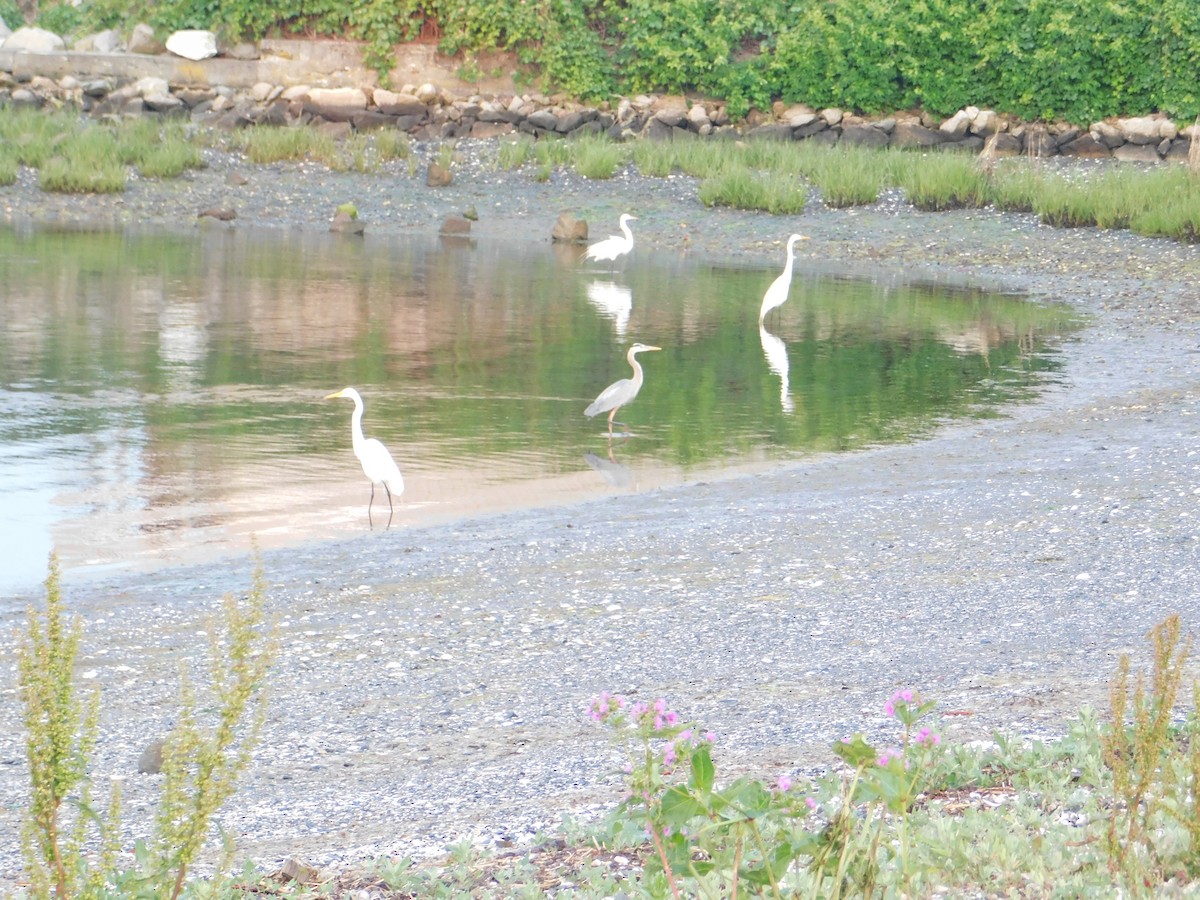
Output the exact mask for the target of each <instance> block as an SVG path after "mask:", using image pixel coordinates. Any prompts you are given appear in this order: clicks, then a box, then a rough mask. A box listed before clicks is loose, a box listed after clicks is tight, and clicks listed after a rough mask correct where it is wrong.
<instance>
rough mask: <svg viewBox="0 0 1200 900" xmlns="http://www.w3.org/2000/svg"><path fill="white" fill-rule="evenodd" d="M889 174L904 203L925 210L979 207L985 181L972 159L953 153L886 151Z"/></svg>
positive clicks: (984, 190)
mask: <svg viewBox="0 0 1200 900" xmlns="http://www.w3.org/2000/svg"><path fill="white" fill-rule="evenodd" d="M890 156H891V160H892V177H893V179H894V181H895V183H896V184H897V185H898V186H899V187H900V188H901V189H902V190H903V191H904V193H905V196H906V197H907V198H908V202H909V203H911V204H912V205H913V206H915V207H916V208H917V209H921V210H925V211H926V212H941V211H943V210H948V209H964V208H970V207H977V206H983V205H984V204H985V203H986V202H987V197H988V193H987V180H986V177H985V176H984V174H983V173H982V172H981V171H979V167H978V166H977V165H976V164H975V161H974V160H973V159H968V158H966V157H963V156H960V155H957V154H927V153H923V154H920V155H917V154H912V153H906V152H903V151H901V152H897V153H892V154H890Z"/></svg>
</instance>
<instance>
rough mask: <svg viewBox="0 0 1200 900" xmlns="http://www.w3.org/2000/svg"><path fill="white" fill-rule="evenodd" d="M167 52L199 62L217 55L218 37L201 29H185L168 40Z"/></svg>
mask: <svg viewBox="0 0 1200 900" xmlns="http://www.w3.org/2000/svg"><path fill="white" fill-rule="evenodd" d="M167 51H168V52H170V53H174V54H175V55H176V56H182V57H183V58H184V59H190V60H194V61H196V62H199V61H200V60H202V59H209V58H210V57H213V56H216V55H217V36H216V35H215V34H214V33H213V32H211V31H205V30H203V29H200V28H185V29H183V30H182V31H176V32H175V33H174V34H172V35H171V36H170V37H169V38H167Z"/></svg>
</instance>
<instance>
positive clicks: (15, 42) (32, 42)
mask: <svg viewBox="0 0 1200 900" xmlns="http://www.w3.org/2000/svg"><path fill="white" fill-rule="evenodd" d="M66 48H67V45H66V44H65V43H64V42H63V39H62V38H60V37H59V36H58V35H57V34H55V33H54V32H53V31H47V30H46V29H45V28H30V27H28V26H26V27H24V28H18V29H17V30H16V31H14V32H13V33H12V34H10V35H9V36H8V37H6V38H5V39H4V49H5V50H23V51H25V52H26V53H57V52H59V51H60V50H65V49H66Z"/></svg>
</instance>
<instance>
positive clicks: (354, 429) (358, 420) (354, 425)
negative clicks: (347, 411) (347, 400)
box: [350, 397, 366, 452]
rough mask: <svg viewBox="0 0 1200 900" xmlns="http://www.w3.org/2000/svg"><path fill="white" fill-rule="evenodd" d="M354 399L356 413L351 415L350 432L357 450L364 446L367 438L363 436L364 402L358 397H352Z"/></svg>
mask: <svg viewBox="0 0 1200 900" xmlns="http://www.w3.org/2000/svg"><path fill="white" fill-rule="evenodd" d="M351 399H352V400H354V415H353V416H351V417H350V434H351V442H352V443H353V445H354V450H355V452H358V448H359V447H361V446H362V444H363V441H365V440H366V438H364V437H363V430H362V417H363V402H362V400H360V399H359V398H358V397H352V398H351Z"/></svg>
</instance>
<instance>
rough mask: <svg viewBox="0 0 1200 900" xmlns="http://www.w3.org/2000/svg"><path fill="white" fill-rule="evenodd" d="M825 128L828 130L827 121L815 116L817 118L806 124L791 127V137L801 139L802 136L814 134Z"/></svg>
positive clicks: (808, 136)
mask: <svg viewBox="0 0 1200 900" xmlns="http://www.w3.org/2000/svg"><path fill="white" fill-rule="evenodd" d="M827 130H829V123H828V122H826V121H825V120H824V119H822V118H820V117H817V118H815V119H813V120H812V121H811V122H809V123H808V124H807V125H801V126H800V127H798V128H793V129H792V138H793V139H794V140H802V139H804V138H810V137H812V136H813V135H814V134H817V133H819V132H822V131H827Z"/></svg>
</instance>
